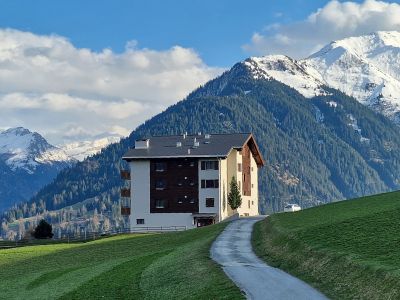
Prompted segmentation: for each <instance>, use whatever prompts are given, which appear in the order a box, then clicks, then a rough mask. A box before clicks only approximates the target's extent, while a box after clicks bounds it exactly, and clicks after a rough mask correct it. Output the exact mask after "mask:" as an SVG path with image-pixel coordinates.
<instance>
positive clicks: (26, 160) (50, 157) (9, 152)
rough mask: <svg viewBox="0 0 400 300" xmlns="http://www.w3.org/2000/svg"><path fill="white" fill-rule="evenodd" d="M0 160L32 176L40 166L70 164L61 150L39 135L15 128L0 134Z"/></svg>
mask: <svg viewBox="0 0 400 300" xmlns="http://www.w3.org/2000/svg"><path fill="white" fill-rule="evenodd" d="M0 159H2V160H4V161H5V163H6V164H7V165H8V166H9V167H10V168H11V169H12V170H13V171H15V170H17V169H22V170H25V171H27V172H28V173H29V174H33V173H34V171H35V170H36V168H37V167H38V166H39V165H41V164H47V165H52V164H54V163H63V164H64V163H66V164H70V163H72V162H73V161H74V160H73V159H71V158H70V157H69V156H68V155H67V154H66V153H65V152H64V151H63V150H61V149H59V148H57V147H54V146H52V145H50V144H49V143H48V142H47V141H46V140H45V139H44V138H43V137H42V136H41V135H40V134H38V133H36V132H31V131H30V130H28V129H26V128H23V127H17V128H10V129H7V130H5V131H2V132H0Z"/></svg>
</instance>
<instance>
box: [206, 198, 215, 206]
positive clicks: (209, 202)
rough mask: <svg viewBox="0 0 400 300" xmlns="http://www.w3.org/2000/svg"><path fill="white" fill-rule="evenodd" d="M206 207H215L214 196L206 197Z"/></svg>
mask: <svg viewBox="0 0 400 300" xmlns="http://www.w3.org/2000/svg"><path fill="white" fill-rule="evenodd" d="M206 207H214V198H206Z"/></svg>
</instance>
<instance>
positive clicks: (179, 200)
mask: <svg viewBox="0 0 400 300" xmlns="http://www.w3.org/2000/svg"><path fill="white" fill-rule="evenodd" d="M184 201H185V199H184V198H182V197H179V198H178V199H176V202H177V203H178V204H182V203H183V202H184Z"/></svg>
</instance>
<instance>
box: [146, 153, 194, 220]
mask: <svg viewBox="0 0 400 300" xmlns="http://www.w3.org/2000/svg"><path fill="white" fill-rule="evenodd" d="M198 174H199V172H198V160H197V159H187V158H181V159H179V158H177V159H152V160H150V212H151V213H198V212H199V186H198V184H199V178H198Z"/></svg>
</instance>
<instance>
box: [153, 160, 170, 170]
mask: <svg viewBox="0 0 400 300" xmlns="http://www.w3.org/2000/svg"><path fill="white" fill-rule="evenodd" d="M154 169H155V171H156V172H164V171H166V170H167V164H166V163H165V162H156V163H155V164H154Z"/></svg>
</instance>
